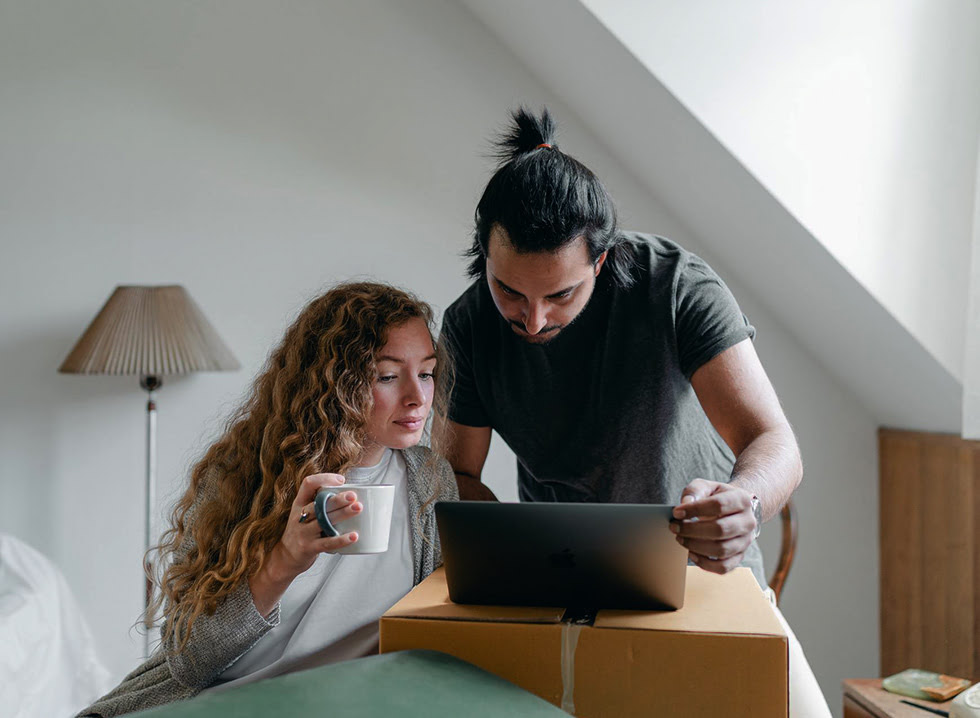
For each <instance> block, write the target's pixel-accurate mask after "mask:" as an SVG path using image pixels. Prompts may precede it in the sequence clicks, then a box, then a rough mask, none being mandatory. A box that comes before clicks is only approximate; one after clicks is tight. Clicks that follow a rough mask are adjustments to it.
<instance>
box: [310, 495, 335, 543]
mask: <svg viewBox="0 0 980 718" xmlns="http://www.w3.org/2000/svg"><path fill="white" fill-rule="evenodd" d="M339 495H340V492H338V491H333V490H332V489H320V490H319V491H317V492H316V497H315V498H314V499H313V510H314V511H315V512H316V522H317V523H318V524H320V535H321V536H322V537H323V538H331V537H334V536H340V531H338V530H337V529H336V528H334V525H333V524H332V523H330V518H329V517H328V516H327V501H329V500H330V497H331V496H339Z"/></svg>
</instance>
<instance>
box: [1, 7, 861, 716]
mask: <svg viewBox="0 0 980 718" xmlns="http://www.w3.org/2000/svg"><path fill="white" fill-rule="evenodd" d="M521 101H524V102H529V103H531V104H533V105H535V106H538V105H540V104H542V103H548V104H549V106H550V107H551V109H552V110H553V111H554V112H555V114H556V115H557V116H558V118H559V119H560V120H561V122H562V128H563V135H562V137H563V141H564V144H565V146H566V147H568V148H570V149H571V150H572V151H573V152H574V154H576V155H578V156H580V157H581V158H582V159H583V160H584V161H586V162H587V163H588V164H589V165H591V166H593V167H594V169H596V170H597V171H598V172H599V173H600V174H601V175H602V176H603V177H604V178H606V179H607V181H608V183H609V186H610V188H611V190H612V192H613V194H614V196H616V197H617V199H618V200H619V202H620V205H621V208H622V211H623V215H624V217H625V218H626V221H627V223H628V224H630V225H632V226H635V227H637V228H640V229H644V230H647V231H656V232H660V233H663V234H667V235H669V236H673V237H674V238H675V239H678V240H680V241H682V242H686V243H688V244H690V245H691V246H692V248H694V249H696V250H697V249H699V248H700V246H699V240H698V238H697V237H694V236H693V235H691V234H690V233H689V232H687V231H686V230H685V228H684V224H683V223H682V222H681V221H678V220H677V219H675V218H672V217H671V216H670V215H669V213H668V212H666V210H664V209H663V208H662V207H661V206H660V205H659V203H658V202H657V200H656V199H655V198H652V197H650V196H649V195H648V194H647V193H646V192H645V191H643V190H642V189H641V188H640V185H639V184H638V183H637V182H636V181H635V180H634V178H632V177H631V176H630V175H629V174H628V173H627V172H625V171H624V170H623V169H622V167H621V166H620V165H619V164H618V163H617V162H616V161H615V159H613V158H612V157H611V156H610V155H609V154H608V153H607V152H606V151H605V150H604V148H603V146H602V144H601V142H600V141H597V139H596V138H594V137H591V136H589V135H588V134H587V133H586V132H585V131H584V130H583V129H582V128H581V125H580V124H579V123H578V122H577V120H576V118H575V117H574V116H573V115H572V114H571V113H570V112H569V111H567V109H566V108H565V107H563V106H562V104H561V103H560V102H558V101H557V100H556V99H555V98H554V97H552V96H551V94H550V93H549V92H548V90H547V89H546V88H544V87H542V86H541V85H539V84H538V83H537V82H535V80H534V79H533V77H532V75H531V73H530V72H529V71H528V69H527V68H526V67H524V66H523V65H521V64H520V63H518V62H517V61H516V60H515V59H514V58H513V56H512V55H511V54H509V53H508V52H507V51H506V50H504V49H503V48H502V46H500V45H499V44H497V42H496V41H494V40H493V39H492V37H491V35H490V34H489V33H487V32H486V30H485V29H484V28H483V26H482V25H480V24H479V23H478V22H477V21H476V20H475V19H473V17H472V16H471V15H470V14H469V13H468V12H467V11H465V10H464V9H462V8H460V7H458V6H457V5H455V4H453V3H450V2H439V1H437V0H430V1H428V2H418V3H413V4H411V5H410V6H409V5H408V4H404V3H398V2H395V1H394V0H390V1H388V2H365V3H357V4H353V3H341V2H337V3H329V4H327V3H324V4H308V3H301V2H293V3H287V4H284V5H283V4H277V5H275V6H271V5H268V4H265V3H260V2H258V1H257V0H253V1H252V2H247V3H243V2H234V3H232V2H224V3H222V2H212V3H209V4H207V5H201V4H198V3H191V2H183V3H158V4H152V5H150V4H140V5H135V4H128V3H113V2H108V1H106V0H103V1H102V2H89V3H85V4H78V3H72V2H68V1H67V0H65V1H63V2H58V3H55V2H51V3H44V4H43V5H42V4H38V3H30V2H26V1H23V2H16V3H14V2H6V3H5V4H3V5H0V241H2V256H3V262H2V263H0V485H2V487H3V500H2V502H0V531H4V532H9V533H12V534H13V535H15V536H18V537H20V538H22V539H24V540H26V541H27V542H29V543H31V544H33V545H34V546H36V547H37V548H38V549H40V550H41V551H42V552H44V553H45V554H47V555H48V556H50V557H51V558H52V559H53V560H54V561H55V562H56V563H57V564H58V565H59V566H60V567H61V568H62V570H63V571H64V572H65V573H66V575H67V577H68V580H69V582H70V584H71V585H72V587H73V588H74V590H75V591H76V592H77V593H78V595H79V598H80V601H81V603H82V606H83V609H84V610H85V612H86V614H87V615H88V617H89V620H90V621H91V623H92V625H93V628H94V629H95V633H96V635H97V637H98V641H99V646H98V648H99V650H100V651H101V653H102V655H103V656H104V658H105V659H106V660H107V662H108V663H109V665H110V667H111V669H112V670H113V672H114V673H115V674H116V675H117V676H121V675H122V674H123V673H124V672H125V671H127V670H129V669H130V668H132V667H133V665H134V664H135V662H136V661H137V660H138V658H139V651H140V646H141V641H140V639H139V637H138V636H137V635H136V634H135V633H129V632H128V631H129V627H130V626H131V624H132V623H133V622H134V621H135V620H136V617H137V614H138V612H139V610H140V607H141V605H142V599H141V578H140V575H139V568H138V567H139V562H140V555H141V552H142V511H143V509H142V500H143V496H142V482H143V417H144V413H143V410H144V395H143V394H142V392H141V391H140V390H139V389H138V386H137V383H136V380H135V378H103V377H79V376H63V375H59V374H57V373H56V369H57V366H58V365H59V363H60V362H61V360H62V359H63V358H64V356H65V354H66V353H67V352H68V350H69V349H70V348H71V346H72V344H73V343H74V341H75V340H76V339H77V337H78V336H79V334H80V333H81V331H82V330H83V329H84V327H85V326H86V324H87V323H88V322H89V321H90V319H91V318H92V316H94V314H95V312H96V311H97V310H98V308H99V307H100V306H101V304H102V302H103V301H104V300H105V299H106V297H107V296H108V295H109V293H110V292H111V290H112V288H113V286H115V285H116V284H118V283H125V282H130V283H163V282H179V283H182V284H184V285H185V286H186V287H187V288H188V289H189V290H190V292H191V293H192V295H193V296H194V297H195V299H196V300H197V301H198V302H199V304H200V305H201V307H202V308H203V310H204V312H205V313H206V314H207V316H208V317H209V318H210V319H211V321H212V322H213V323H214V324H215V326H216V327H217V328H218V330H219V332H220V333H221V334H222V335H223V337H224V338H225V340H226V341H227V343H228V344H229V346H230V347H231V348H232V350H233V351H234V352H235V354H236V355H237V356H238V358H239V360H240V361H241V362H242V364H243V369H242V371H240V372H237V373H226V374H202V375H194V376H191V377H186V378H175V379H170V380H168V381H167V382H166V385H165V386H164V388H163V390H162V391H161V392H160V395H159V401H158V403H159V410H160V429H159V449H160V465H159V466H160V490H159V495H160V502H161V504H166V503H167V502H169V501H171V500H172V499H173V497H174V496H175V494H176V493H177V492H179V490H180V487H181V485H182V482H183V481H184V480H185V477H186V471H187V468H188V466H189V465H190V464H191V463H192V462H193V461H194V460H195V458H196V457H198V456H199V455H200V453H201V451H202V450H203V449H204V448H205V447H206V446H207V444H208V442H209V441H210V440H211V439H212V438H213V437H214V436H215V435H216V433H217V432H218V431H219V430H220V426H221V421H222V420H223V418H224V417H225V416H227V413H228V412H229V410H230V409H231V407H233V406H234V404H235V403H236V402H237V401H238V399H239V398H240V397H241V395H242V394H243V392H244V391H245V390H246V388H247V385H248V383H249V382H250V380H251V377H252V376H253V375H254V374H255V372H256V371H257V370H258V368H259V367H260V365H261V363H262V361H263V359H264V357H265V355H266V352H267V351H268V349H269V348H270V346H271V345H272V343H273V342H275V341H276V340H277V339H278V337H279V335H280V334H281V332H282V329H283V328H284V326H285V325H286V323H287V322H288V321H289V320H290V318H291V317H292V316H293V315H294V313H295V312H296V311H297V310H298V309H299V308H300V307H301V306H302V304H303V303H304V302H305V301H306V300H307V299H308V298H309V297H311V296H312V295H313V294H315V293H316V292H317V291H318V290H319V289H320V288H322V287H324V286H326V285H328V284H329V283H331V282H333V281H336V280H339V279H342V278H347V277H350V276H353V275H370V276H374V277H377V278H380V279H385V280H389V281H392V282H395V283H398V284H402V285H404V286H407V287H410V288H412V289H415V290H417V291H418V292H419V293H421V294H422V295H423V296H424V297H425V298H427V299H429V300H431V301H432V302H433V303H434V304H435V305H436V306H437V307H438V308H440V309H441V308H444V307H445V306H446V305H447V304H448V303H449V302H450V301H452V299H453V298H454V297H455V296H456V295H457V294H458V293H459V292H460V291H461V290H462V289H463V288H464V286H465V284H466V283H465V281H464V278H463V276H462V274H463V261H462V260H461V259H460V258H459V254H458V253H459V252H460V251H461V250H462V249H463V248H464V247H465V245H466V243H467V240H468V236H469V232H470V222H471V216H472V211H473V207H474V205H475V202H476V199H477V198H478V196H479V192H480V190H481V189H482V186H483V183H484V182H485V181H486V179H487V177H488V176H489V172H490V167H489V164H488V162H487V160H486V159H485V153H486V150H487V144H486V137H487V136H488V134H489V133H490V132H491V131H492V130H494V129H497V128H499V127H500V126H501V125H502V123H503V122H504V119H505V111H506V109H507V108H510V107H513V106H515V105H516V104H517V103H519V102H521ZM707 258H708V259H709V261H710V260H711V257H710V255H707ZM717 269H718V270H719V271H720V272H721V273H722V275H723V276H724V275H725V274H726V272H725V268H724V267H722V266H718V267H717ZM733 289H734V290H735V292H736V295H737V296H738V297H739V299H740V301H741V302H742V304H743V307H744V308H745V310H746V311H747V312H748V313H749V314H750V316H751V318H752V320H753V321H754V323H755V324H756V325H757V326H758V327H759V330H760V334H759V342H758V346H759V351H760V354H761V355H762V356H763V360H764V362H765V363H766V365H767V367H768V369H769V372H770V374H771V376H772V378H773V381H774V383H775V384H776V387H777V390H778V391H779V393H780V396H781V397H782V399H783V401H784V404H785V405H786V408H787V412H788V414H789V416H790V418H791V420H792V421H793V423H794V425H795V426H796V428H797V430H798V433H799V435H800V441H801V444H802V446H803V450H804V459H805V463H806V465H807V479H806V480H805V482H804V485H803V487H802V488H801V489H800V493H799V498H800V510H801V514H802V517H803V526H802V539H801V547H800V553H799V556H798V559H797V564H796V567H795V568H794V572H793V574H792V576H791V578H790V582H789V584H788V588H787V593H786V601H785V605H784V609H785V612H786V614H787V615H788V616H789V618H790V620H791V621H792V622H793V624H794V627H795V628H796V630H797V631H798V633H799V634H800V637H801V639H802V640H803V641H804V645H805V646H806V647H807V650H808V652H809V654H810V658H811V662H812V663H813V664H814V667H815V669H816V670H817V673H818V676H819V677H820V678H821V680H822V681H823V685H824V688H825V690H826V691H827V693H828V696H829V697H830V699H831V700H830V702H831V704H832V705H833V704H834V703H835V702H837V701H836V698H835V696H836V695H837V690H838V688H837V686H838V683H839V679H840V678H841V677H844V676H846V675H872V674H874V673H875V671H876V670H877V661H876V659H875V656H876V653H877V588H876V587H877V583H876V580H875V579H874V576H875V571H874V567H875V566H876V565H877V558H876V551H875V549H874V541H875V536H876V529H875V525H874V524H875V522H874V520H873V519H869V518H867V517H873V516H875V510H876V507H875V497H874V488H873V487H874V486H875V484H876V482H875V454H874V451H875V449H874V446H875V443H874V427H873V423H872V422H871V420H870V419H869V417H868V415H867V413H866V411H865V410H863V409H862V407H861V406H859V405H858V404H857V402H856V401H855V400H854V399H853V398H852V397H850V396H848V395H847V393H846V392H845V391H843V390H842V389H841V388H840V386H839V385H838V384H836V383H835V382H834V381H833V380H832V379H830V377H829V375H828V374H827V372H825V371H824V370H823V369H822V368H821V367H820V366H819V365H818V363H817V362H815V361H814V360H812V359H811V358H810V357H808V355H807V354H806V353H805V352H804V351H803V350H802V349H801V348H800V345H799V344H797V343H796V342H795V341H794V340H793V339H792V338H791V335H790V334H789V333H788V332H786V331H784V330H783V329H781V328H780V326H779V325H778V324H777V323H776V322H775V321H773V320H772V319H771V316H770V315H769V313H768V312H767V310H766V308H765V307H762V306H756V305H755V304H754V303H753V299H752V294H751V291H750V288H748V287H742V286H735V285H733ZM488 473H489V474H491V479H490V481H491V484H492V485H493V486H494V488H495V489H496V490H497V491H498V494H500V495H501V496H502V497H504V498H513V497H514V496H515V495H516V492H515V491H514V487H513V474H514V467H513V459H512V457H511V456H510V455H509V452H507V451H506V450H505V449H504V448H502V447H501V446H500V443H499V441H498V442H497V443H496V445H495V447H494V449H493V451H492V458H491V462H490V465H489V467H488ZM162 513H163V506H161V514H162ZM773 534H778V531H773V530H772V529H770V530H768V531H767V533H766V536H765V539H766V543H767V545H770V546H771V545H774V540H773V539H774V536H773ZM770 558H772V552H771V551H770ZM828 574H833V575H828ZM842 586H846V587H847V588H846V591H845V590H844V589H842ZM845 599H846V600H845ZM845 644H846V645H848V646H849V647H850V649H849V651H848V653H847V656H846V657H842V656H841V651H840V646H841V645H845Z"/></svg>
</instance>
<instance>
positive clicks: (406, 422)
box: [395, 418, 425, 431]
mask: <svg viewBox="0 0 980 718" xmlns="http://www.w3.org/2000/svg"><path fill="white" fill-rule="evenodd" d="M395 423H396V424H398V425H399V426H401V427H404V428H405V429H408V430H409V431H416V430H418V429H421V428H422V425H423V424H425V419H421V418H420V419H398V420H397V421H395Z"/></svg>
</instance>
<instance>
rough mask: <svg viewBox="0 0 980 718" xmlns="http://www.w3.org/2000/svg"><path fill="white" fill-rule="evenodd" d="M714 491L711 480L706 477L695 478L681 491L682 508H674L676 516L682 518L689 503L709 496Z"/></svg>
mask: <svg viewBox="0 0 980 718" xmlns="http://www.w3.org/2000/svg"><path fill="white" fill-rule="evenodd" d="M711 491H712V486H711V482H710V481H705V480H704V479H694V480H693V481H691V483H689V484H688V485H687V486H685V487H684V490H683V491H682V492H681V501H680V503H681V506H683V507H684V508H681V507H680V506H678V507H676V508H675V509H674V518H677V519H682V518H684V517H685V516H686V509H687V505H688V504H691V503H695V502H697V501H700V500H702V499H704V498H705V497H707V496H709V495H710V494H711Z"/></svg>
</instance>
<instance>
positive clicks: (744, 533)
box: [670, 479, 756, 573]
mask: <svg viewBox="0 0 980 718" xmlns="http://www.w3.org/2000/svg"><path fill="white" fill-rule="evenodd" d="M674 518H675V519H680V522H679V523H675V522H671V524H670V530H671V531H673V532H674V533H675V534H676V536H677V542H678V543H679V544H680V545H681V546H683V547H684V548H686V549H687V550H688V552H689V554H688V555H689V556H690V558H691V560H692V561H693V562H694V563H695V564H697V565H698V566H700V567H701V568H703V569H704V570H705V571H711V572H712V573H728V572H729V571H731V570H732V569H733V568H735V567H736V566H738V565H739V564H740V563H741V562H742V557H743V556H744V555H745V551H746V550H747V549H748V547H749V545H750V544H751V543H752V539H753V538H754V536H755V528H756V522H755V516H753V515H752V494H750V493H749V492H748V491H746V490H745V489H741V488H739V487H737V486H731V485H729V484H721V483H718V482H717V481H707V480H705V479H694V481H692V482H691V483H690V484H688V485H687V486H686V487H685V488H684V491H683V492H682V493H681V503H680V505H679V506H677V507H676V508H674Z"/></svg>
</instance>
